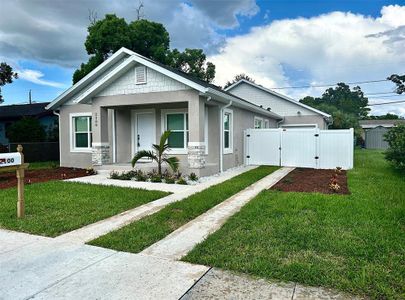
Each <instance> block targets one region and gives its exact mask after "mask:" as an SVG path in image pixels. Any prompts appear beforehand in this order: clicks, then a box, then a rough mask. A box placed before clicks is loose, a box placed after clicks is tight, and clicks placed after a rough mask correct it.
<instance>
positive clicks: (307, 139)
mask: <svg viewBox="0 0 405 300" xmlns="http://www.w3.org/2000/svg"><path fill="white" fill-rule="evenodd" d="M244 136H245V140H244V145H245V149H244V150H245V164H246V165H272V166H288V167H303V168H315V169H334V168H336V167H341V168H343V169H352V168H353V150H354V138H353V128H352V129H333V130H320V129H318V128H314V129H308V128H302V129H301V128H291V129H286V128H277V129H267V128H266V129H247V130H245V133H244Z"/></svg>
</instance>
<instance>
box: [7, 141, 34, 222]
mask: <svg viewBox="0 0 405 300" xmlns="http://www.w3.org/2000/svg"><path fill="white" fill-rule="evenodd" d="M28 166H29V164H26V163H24V154H23V147H22V146H21V145H18V147H17V152H14V153H0V172H9V171H14V170H15V171H16V173H17V174H16V175H17V194H18V198H17V217H18V218H24V216H25V203H24V177H25V169H27V168H28Z"/></svg>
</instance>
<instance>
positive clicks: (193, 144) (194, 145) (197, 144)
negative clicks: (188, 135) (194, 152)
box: [188, 142, 205, 147]
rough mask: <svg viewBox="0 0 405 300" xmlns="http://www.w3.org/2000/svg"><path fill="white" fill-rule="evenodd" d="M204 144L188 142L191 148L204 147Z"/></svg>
mask: <svg viewBox="0 0 405 300" xmlns="http://www.w3.org/2000/svg"><path fill="white" fill-rule="evenodd" d="M204 145H205V143H204V142H188V146H189V147H198V146H204Z"/></svg>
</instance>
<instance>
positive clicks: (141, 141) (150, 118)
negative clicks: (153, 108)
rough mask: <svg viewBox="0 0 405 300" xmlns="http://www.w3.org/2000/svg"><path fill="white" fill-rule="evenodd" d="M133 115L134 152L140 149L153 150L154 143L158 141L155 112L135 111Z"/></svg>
mask: <svg viewBox="0 0 405 300" xmlns="http://www.w3.org/2000/svg"><path fill="white" fill-rule="evenodd" d="M133 116H134V119H133V125H134V136H133V144H134V145H133V149H134V152H137V151H139V150H151V149H152V144H155V143H156V138H155V134H156V122H155V114H154V112H135V113H134V115H133Z"/></svg>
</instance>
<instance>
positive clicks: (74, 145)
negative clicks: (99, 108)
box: [70, 113, 93, 152]
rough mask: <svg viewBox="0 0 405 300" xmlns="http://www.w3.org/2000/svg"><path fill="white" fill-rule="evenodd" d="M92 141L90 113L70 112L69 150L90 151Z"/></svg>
mask: <svg viewBox="0 0 405 300" xmlns="http://www.w3.org/2000/svg"><path fill="white" fill-rule="evenodd" d="M92 141H93V136H92V128H91V113H74V114H70V150H71V151H72V152H91V144H92Z"/></svg>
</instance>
